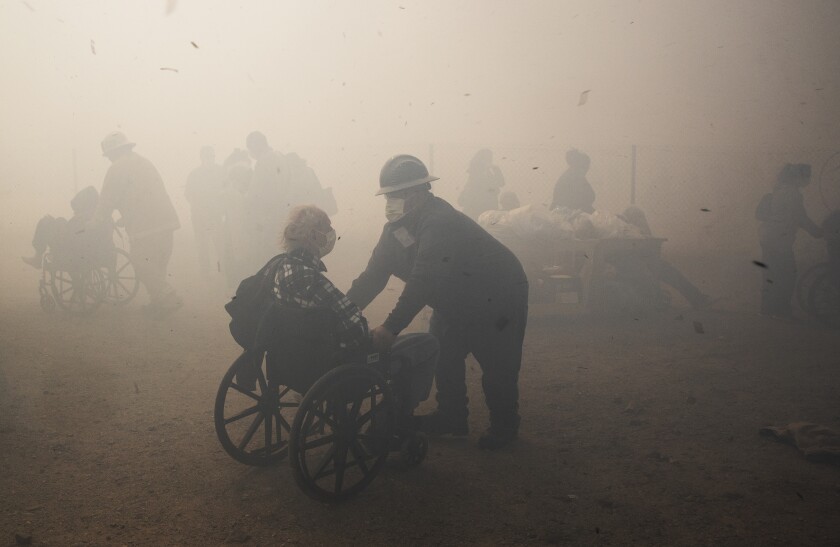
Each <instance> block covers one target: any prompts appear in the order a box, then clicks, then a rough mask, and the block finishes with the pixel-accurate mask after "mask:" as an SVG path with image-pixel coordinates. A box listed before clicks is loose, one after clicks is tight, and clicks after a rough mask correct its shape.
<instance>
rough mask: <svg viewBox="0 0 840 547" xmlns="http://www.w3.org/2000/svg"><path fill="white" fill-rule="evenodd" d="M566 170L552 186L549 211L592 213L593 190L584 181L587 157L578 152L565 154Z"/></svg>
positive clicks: (572, 151)
mask: <svg viewBox="0 0 840 547" xmlns="http://www.w3.org/2000/svg"><path fill="white" fill-rule="evenodd" d="M566 163H567V164H568V165H569V167H568V169H566V171H565V172H564V173H563V174H562V175H560V178H558V179H557V182H556V183H555V184H554V197H553V199H552V200H551V207H550V209H558V208H560V207H565V208H567V209H573V210H575V209H576V210H579V211H584V212H586V213H592V212H594V211H595V209H594V208H593V206H592V205H593V204H594V203H595V190H593V189H592V185H590V184H589V181H588V180H586V173H587V172H588V171H589V163H590V160H589V156H587V155H586V154H584V153H583V152H581V151H579V150H575V149H572V150H569V151H568V152H566Z"/></svg>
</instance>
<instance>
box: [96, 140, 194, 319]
mask: <svg viewBox="0 0 840 547" xmlns="http://www.w3.org/2000/svg"><path fill="white" fill-rule="evenodd" d="M134 146H135V144H134V143H133V142H130V141H129V140H128V139H127V138H126V136H125V134H123V133H122V132H119V131H115V132H113V133H109V134H108V135H107V136H106V137H105V138H104V139H103V140H102V154H103V155H104V156H105V157H107V158H108V159H109V160H111V167H109V168H108V172H107V173H106V174H105V180H104V181H103V183H102V191H101V192H100V194H99V205H98V207H97V209H96V213H95V214H94V216H93V222H94V223H95V224H100V223H104V222H110V221H111V215H112V214H113V212H114V210H117V211H119V213H120V215H121V216H122V219H121V222H123V223H124V224H125V231H126V233H127V234H128V238H129V244H130V247H131V252H130V255H131V262H132V264H133V265H134V270H135V272H136V273H137V278H138V279H139V280H140V282H141V283H142V284H143V285H144V286H145V287H146V290H147V291H148V292H149V305H148V306H147V308H146V309H147V310H148V311H149V312H150V313H151V314H153V315H155V316H159V317H162V316H164V315H167V314H169V313H171V312H172V311H174V310H176V309H178V308H180V307H181V306H182V305H183V302H182V301H181V298H180V297H179V296H178V294H177V293H176V292H175V289H174V288H172V286H171V285H170V284H169V283H168V282H167V280H166V275H167V273H166V270H167V267H168V266H169V259H170V258H171V257H172V243H173V232H174V231H175V230H177V229H178V228H180V227H181V224H180V222H179V221H178V215H177V213H176V212H175V207H173V206H172V200H170V199H169V194H168V193H167V192H166V188H165V187H164V185H163V179H162V178H161V176H160V173H158V170H157V169H156V168H155V166H154V165H152V162H150V161H149V160H147V159H146V158H144V157H142V156H140V155H139V154H137V153H136V152H134V150H133V149H134Z"/></svg>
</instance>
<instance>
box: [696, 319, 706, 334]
mask: <svg viewBox="0 0 840 547" xmlns="http://www.w3.org/2000/svg"><path fill="white" fill-rule="evenodd" d="M694 332H696V333H697V334H703V333H705V332H706V331H705V330H703V323H701V322H700V321H695V322H694Z"/></svg>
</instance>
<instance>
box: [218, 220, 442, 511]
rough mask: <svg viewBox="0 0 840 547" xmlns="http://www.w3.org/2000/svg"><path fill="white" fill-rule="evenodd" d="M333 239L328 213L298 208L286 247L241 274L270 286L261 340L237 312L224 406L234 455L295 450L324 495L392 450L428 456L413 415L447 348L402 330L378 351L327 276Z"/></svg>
mask: <svg viewBox="0 0 840 547" xmlns="http://www.w3.org/2000/svg"><path fill="white" fill-rule="evenodd" d="M335 241H336V235H335V230H333V229H332V226H331V223H330V219H329V217H328V216H327V214H326V213H324V211H322V210H320V209H318V208H317V207H315V206H300V207H296V208H294V209H293V210H292V211H291V212H290V215H289V219H288V223H287V225H286V227H285V228H284V230H283V233H282V240H281V244H282V246H283V248H284V251H285V252H284V253H282V254H280V255H278V256H277V257H275V258H273V259H272V260H271V261H269V263H268V264H266V266H265V267H264V268H263V269H262V270H260V272H259V273H258V274H257V275H256V276H254V278H249V280H246V281H244V282H243V285H244V284H245V283H248V282H250V281H251V280H254V283H253V284H254V285H255V286H258V285H260V283H262V284H263V286H264V288H263V289H262V290H261V291H256V292H255V293H254V294H261V295H263V296H261V297H258V298H260V299H261V302H260V306H259V312H257V313H256V315H258V316H259V319H258V321H257V325H256V327H255V330H256V333H255V334H254V335H253V343H249V341H248V340H242V338H241V337H240V336H237V332H235V329H234V321H232V322H231V332H232V333H234V335H235V338H237V341H238V342H240V343H241V344H242V345H243V346H244V347H245V351H244V352H243V353H242V355H241V356H240V357H239V358H238V359H237V360H236V361H235V362H234V363H233V365H231V367H230V369H229V370H228V372H227V374H225V376H224V378H223V380H222V383H221V385H220V386H219V391H218V394H217V397H216V405H215V412H214V414H215V425H216V432H217V434H218V437H219V440H220V442H221V444H222V446H223V448H224V449H225V451H226V452H228V453H229V454H230V455H231V456H232V457H233V458H234V459H236V460H238V461H240V462H242V463H245V464H248V465H269V464H272V463H274V462H277V461H279V460H281V459H283V458H285V457H286V456H289V460H290V463H291V466H292V470H293V473H294V476H295V480H296V482H297V484H298V485H299V486H300V487H301V489H302V490H303V491H304V492H305V493H307V494H308V495H309V496H311V497H313V498H315V499H318V500H322V501H340V500H343V499H346V498H348V497H350V496H353V495H354V494H356V493H358V492H360V491H361V490H362V489H364V488H365V487H366V486H367V485H368V484H369V483H370V481H372V480H373V479H374V478H375V476H376V475H377V474H378V473H379V471H380V470H381V469H382V467H383V465H384V464H385V461H386V459H387V457H388V454H389V452H395V451H398V452H399V453H400V462H401V463H402V465H403V466H405V467H409V466H412V465H417V464H419V463H420V462H421V461H422V460H423V458H424V457H425V455H426V450H427V447H428V441H427V440H426V438H425V437H424V436H423V435H422V433H419V432H417V431H415V430H414V429H413V426H412V424H413V420H412V415H413V411H414V409H415V408H416V406H417V405H418V404H419V403H420V402H422V401H423V400H425V399H426V398H427V397H428V395H429V391H430V389H431V384H432V379H433V377H434V368H435V365H436V363H437V356H438V352H439V348H438V343H437V340H436V339H435V338H434V337H433V336H431V335H429V334H425V333H415V334H407V335H402V336H400V337H398V338H397V340H396V341H395V343H394V345H393V346H392V347H391V349H390V351H389V352H388V354H387V355H386V354H380V353H378V352H377V351H376V350H375V348H374V347H373V346H372V342H371V338H370V335H369V332H368V327H367V322H366V321H365V318H364V317H363V316H362V313H361V311H360V310H359V308H358V307H357V306H356V305H355V304H353V303H352V302H351V301H350V300H349V299H348V298H347V297H346V296H345V295H344V294H343V293H342V292H341V291H339V290H338V289H337V288H336V287H335V286H334V285H333V284H332V283H331V282H330V281H329V280H328V279H327V278H326V277H325V276H324V273H323V272H325V271H326V268H325V267H324V264H323V262H322V261H321V258H323V257H324V256H326V255H327V254H328V253H329V252H330V251H331V250H332V248H333V246H334V244H335ZM240 291H242V285H241V286H240V290H239V291H237V295H238V296H239V293H240ZM234 302H235V301H234ZM229 306H230V305H229ZM228 310H229V311H231V308H230V307H229V308H228ZM231 314H232V315H233V312H231ZM234 320H236V316H235V315H234Z"/></svg>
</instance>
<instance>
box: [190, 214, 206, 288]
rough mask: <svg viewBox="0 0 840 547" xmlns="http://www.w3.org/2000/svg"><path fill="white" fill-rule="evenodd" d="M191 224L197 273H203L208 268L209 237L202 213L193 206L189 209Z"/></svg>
mask: <svg viewBox="0 0 840 547" xmlns="http://www.w3.org/2000/svg"><path fill="white" fill-rule="evenodd" d="M190 216H191V218H192V225H193V237H194V238H195V250H196V253H197V254H198V269H199V275H202V276H203V275H205V274H206V273H207V271H208V270H209V268H210V259H209V256H208V252H209V249H208V248H209V244H208V240H209V239H210V237H209V234H208V233H207V230H208V226H207V222H206V219H205V215H204V213H203V212H202V211H201V210H200V209H198V208H193V209H192V210H191V211H190Z"/></svg>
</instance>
